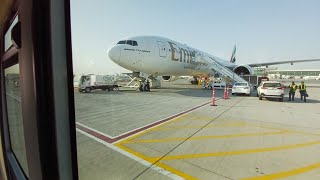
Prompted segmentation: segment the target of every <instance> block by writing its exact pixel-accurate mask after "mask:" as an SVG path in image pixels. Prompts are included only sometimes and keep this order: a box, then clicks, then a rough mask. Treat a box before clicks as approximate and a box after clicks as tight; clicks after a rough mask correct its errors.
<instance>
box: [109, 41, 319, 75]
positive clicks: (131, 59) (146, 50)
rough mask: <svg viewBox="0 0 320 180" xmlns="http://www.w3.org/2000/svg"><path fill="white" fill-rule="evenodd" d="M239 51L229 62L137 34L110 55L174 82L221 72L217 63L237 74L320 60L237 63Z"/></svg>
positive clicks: (127, 65) (118, 61)
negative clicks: (268, 67)
mask: <svg viewBox="0 0 320 180" xmlns="http://www.w3.org/2000/svg"><path fill="white" fill-rule="evenodd" d="M235 52H236V47H234V49H233V52H232V56H231V59H230V61H227V60H223V59H221V58H218V57H215V56H213V55H210V54H207V53H205V52H202V51H200V50H197V49H195V48H192V47H189V46H187V45H185V44H181V43H179V42H176V41H173V40H170V39H167V38H163V37H158V36H135V37H130V38H126V39H124V40H121V41H119V42H118V43H117V44H116V45H115V46H113V47H111V48H110V49H109V50H108V56H109V58H110V59H111V60H112V61H113V62H115V63H116V64H118V65H120V66H122V67H123V68H126V69H128V70H131V71H133V72H134V73H138V72H143V73H146V74H148V76H149V78H150V77H151V78H152V77H156V76H161V78H162V80H164V81H174V80H177V79H178V78H179V76H193V77H194V78H195V79H196V78H197V77H198V76H202V77H209V76H214V75H215V74H217V73H219V74H221V72H217V68H212V67H213V66H216V65H217V64H216V63H218V64H220V65H221V66H223V67H225V68H228V69H230V70H232V71H233V72H235V73H236V74H252V73H253V70H252V67H260V66H268V65H275V64H288V63H291V64H293V63H298V62H311V61H320V59H307V60H290V61H280V62H269V63H254V64H242V65H236V64H235V60H236V59H235ZM220 65H219V66H220ZM220 69H223V68H220ZM218 71H219V70H218Z"/></svg>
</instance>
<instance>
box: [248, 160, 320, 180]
mask: <svg viewBox="0 0 320 180" xmlns="http://www.w3.org/2000/svg"><path fill="white" fill-rule="evenodd" d="M318 168H320V163H314V164H311V165H308V166H304V167H301V168H297V169H292V170H289V171H284V172H279V173H274V174H268V175H264V176H257V177H250V178H243V179H242V180H271V179H279V178H285V177H289V176H294V175H298V174H302V173H305V172H308V171H312V170H314V169H318Z"/></svg>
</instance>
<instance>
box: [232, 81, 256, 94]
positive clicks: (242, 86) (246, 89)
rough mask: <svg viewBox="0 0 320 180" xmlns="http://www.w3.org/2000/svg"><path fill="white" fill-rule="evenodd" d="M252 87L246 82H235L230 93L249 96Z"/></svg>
mask: <svg viewBox="0 0 320 180" xmlns="http://www.w3.org/2000/svg"><path fill="white" fill-rule="evenodd" d="M252 90H253V87H252V86H251V85H250V84H249V83H247V82H237V83H235V84H234V85H233V87H232V92H231V93H232V95H237V94H245V95H248V96H250V94H251V92H252Z"/></svg>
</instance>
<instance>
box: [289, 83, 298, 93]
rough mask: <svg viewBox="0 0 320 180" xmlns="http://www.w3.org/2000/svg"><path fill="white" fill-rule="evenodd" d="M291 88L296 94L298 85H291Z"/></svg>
mask: <svg viewBox="0 0 320 180" xmlns="http://www.w3.org/2000/svg"><path fill="white" fill-rule="evenodd" d="M289 88H290V89H292V90H293V92H296V90H297V85H292V84H290V86H289Z"/></svg>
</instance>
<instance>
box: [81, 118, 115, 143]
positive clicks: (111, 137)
mask: <svg viewBox="0 0 320 180" xmlns="http://www.w3.org/2000/svg"><path fill="white" fill-rule="evenodd" d="M76 124H78V125H79V126H83V127H85V128H87V129H90V130H91V131H93V132H96V133H99V134H101V135H104V136H106V137H108V138H110V139H113V138H114V137H113V136H110V135H108V134H105V133H103V132H100V131H98V130H96V129H93V128H91V127H89V126H86V125H84V124H81V123H79V122H76Z"/></svg>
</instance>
